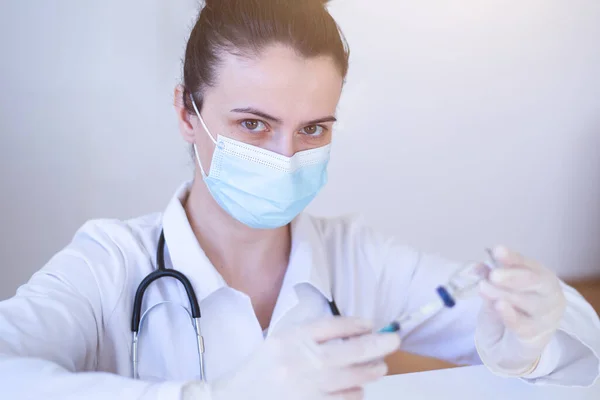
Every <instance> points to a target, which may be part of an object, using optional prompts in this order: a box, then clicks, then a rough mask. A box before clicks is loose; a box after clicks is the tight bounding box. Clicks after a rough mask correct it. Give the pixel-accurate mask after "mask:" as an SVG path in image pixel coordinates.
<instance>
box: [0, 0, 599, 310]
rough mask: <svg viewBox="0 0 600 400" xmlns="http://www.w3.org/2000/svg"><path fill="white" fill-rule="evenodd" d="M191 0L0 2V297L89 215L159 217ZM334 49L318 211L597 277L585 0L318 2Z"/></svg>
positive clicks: (595, 52) (470, 253)
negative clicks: (337, 83)
mask: <svg viewBox="0 0 600 400" xmlns="http://www.w3.org/2000/svg"><path fill="white" fill-rule="evenodd" d="M195 4H196V2H195V1H194V0H178V1H166V0H152V1H150V0H129V1H121V0H104V1H85V2H83V1H76V0H60V1H59V0H55V1H33V0H2V1H1V2H0V48H1V56H0V57H1V59H0V107H1V108H0V163H1V169H0V188H1V196H0V210H1V212H0V256H1V257H0V260H1V261H0V299H2V298H6V297H9V296H11V295H13V293H14V291H15V289H16V288H17V286H18V285H19V284H22V283H24V282H25V281H26V280H27V279H28V277H29V276H30V275H31V274H32V273H33V272H34V271H36V270H37V269H39V268H40V267H41V266H42V265H43V264H44V263H45V261H47V260H48V258H49V257H51V255H52V254H54V253H55V252H57V251H58V250H59V249H60V248H61V247H63V246H64V245H65V244H66V243H67V242H68V241H69V239H70V238H71V237H72V235H73V233H74V232H75V230H76V229H77V228H78V227H79V226H80V225H81V224H82V223H83V222H84V221H85V220H87V219H90V218H98V217H117V218H127V217H132V216H137V215H141V214H144V213H147V212H151V211H156V210H162V209H163V208H164V206H165V205H166V202H167V201H168V199H169V198H170V197H171V195H172V192H173V191H174V189H175V188H176V187H177V186H178V185H179V183H180V182H181V181H183V180H184V179H187V178H189V177H190V176H191V172H192V164H191V161H190V158H189V157H188V153H187V148H186V147H185V146H184V144H183V142H182V141H181V140H180V138H179V136H178V132H177V126H176V122H175V115H174V113H173V111H172V107H171V103H172V100H171V93H172V89H173V86H174V85H175V84H176V83H177V82H178V79H179V76H180V59H181V56H182V53H183V48H184V44H185V38H186V35H187V32H188V29H189V28H190V23H191V18H193V17H194V16H195V14H196V10H195ZM331 10H332V12H333V14H334V16H335V17H336V18H337V20H338V22H339V23H340V25H341V26H342V28H343V30H344V31H345V33H346V36H347V38H348V40H349V42H350V44H351V48H352V59H351V63H352V65H351V71H350V75H349V78H348V84H347V87H346V89H345V93H344V97H343V100H342V103H341V105H340V111H339V117H340V119H341V123H340V125H339V127H338V128H339V129H338V132H337V134H336V137H335V145H336V146H335V153H334V159H333V161H332V165H331V169H330V178H331V179H330V183H329V185H328V187H327V188H326V190H325V191H324V192H323V194H322V195H321V196H320V197H319V198H318V199H317V200H316V201H315V203H314V204H313V205H311V207H310V208H311V210H312V211H313V212H315V213H318V214H327V215H329V214H337V213H347V212H362V213H363V214H364V215H365V216H366V218H367V219H368V220H369V221H370V222H371V223H372V224H373V225H375V226H376V227H378V228H380V229H381V230H383V231H385V232H388V233H391V234H396V235H399V236H400V237H401V238H403V239H404V240H405V241H406V242H407V243H409V244H411V245H414V246H416V247H418V248H421V249H423V250H427V251H432V252H436V253H439V254H442V255H445V256H448V257H452V258H457V259H463V258H473V257H478V256H481V255H482V248H483V247H484V246H488V245H490V244H493V243H497V242H502V243H506V244H508V245H510V246H512V247H515V248H516V249H519V250H521V251H522V252H525V253H527V254H529V255H531V256H533V257H536V258H538V259H540V260H541V261H543V262H545V263H546V264H548V265H549V266H550V267H551V268H553V269H554V270H556V271H557V272H558V273H559V274H560V275H561V276H562V277H565V278H575V277H586V276H591V275H600V157H599V153H600V2H598V1H597V0H571V1H558V0H527V1H517V0H504V1H499V0H486V1H480V0H462V1H442V0H432V1H417V0H412V1H406V0H369V1H368V2H367V1H364V0H336V1H334V3H333V4H332V6H331Z"/></svg>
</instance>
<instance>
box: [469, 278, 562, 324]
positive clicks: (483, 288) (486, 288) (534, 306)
mask: <svg viewBox="0 0 600 400" xmlns="http://www.w3.org/2000/svg"><path fill="white" fill-rule="evenodd" d="M479 293H480V294H481V295H482V297H483V298H485V299H486V300H488V301H493V302H497V301H499V300H503V301H505V302H507V303H509V304H510V305H511V306H513V307H515V308H516V309H518V310H519V311H521V312H522V313H523V314H525V315H526V316H528V317H533V316H537V315H539V314H541V313H545V310H548V309H551V308H552V305H549V304H548V300H547V299H545V298H543V297H542V296H540V295H539V294H537V293H530V292H514V291H510V290H505V289H502V288H499V287H497V286H495V285H492V284H491V283H489V282H486V281H482V282H481V283H480V284H479Z"/></svg>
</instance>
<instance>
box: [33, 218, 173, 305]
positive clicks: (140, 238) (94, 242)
mask: <svg viewBox="0 0 600 400" xmlns="http://www.w3.org/2000/svg"><path fill="white" fill-rule="evenodd" d="M161 221H162V214H159V213H155V214H150V215H146V216H142V217H139V218H135V219H130V220H117V219H96V220H90V221H87V222H86V223H85V224H83V225H82V226H81V227H80V228H79V229H78V230H77V231H76V233H75V235H74V236H73V238H72V240H71V241H70V243H68V244H67V245H66V246H65V247H64V248H63V249H62V250H60V251H59V252H58V253H56V254H55V255H54V256H53V257H52V258H51V259H50V261H49V262H48V263H47V264H46V265H45V266H44V267H43V268H42V269H41V270H40V271H39V272H37V273H36V274H35V275H34V277H33V278H32V281H34V282H35V281H36V280H37V281H38V282H47V279H48V278H49V277H50V278H52V277H53V278H55V279H57V280H59V281H61V282H63V284H65V285H68V286H69V287H70V288H71V290H76V291H78V292H80V294H81V295H82V296H84V297H90V296H92V294H93V293H97V295H98V296H99V297H98V298H99V299H102V302H103V303H108V304H106V306H107V307H109V308H112V307H113V306H114V305H115V304H116V303H117V302H118V300H119V298H120V297H121V296H122V295H123V292H124V291H125V289H126V288H127V287H129V282H130V281H132V280H135V279H138V276H139V275H141V274H143V273H147V270H151V268H152V262H153V260H154V258H153V256H152V255H153V253H154V252H155V251H156V250H155V249H156V246H157V245H156V242H157V240H158V236H159V235H160V229H161ZM39 278H42V279H39Z"/></svg>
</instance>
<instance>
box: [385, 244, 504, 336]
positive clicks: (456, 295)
mask: <svg viewBox="0 0 600 400" xmlns="http://www.w3.org/2000/svg"><path fill="white" fill-rule="evenodd" d="M486 252H487V254H488V258H489V260H488V262H487V263H480V262H473V263H469V264H466V265H465V266H463V267H462V268H459V269H458V270H457V271H456V272H454V274H452V275H451V276H450V279H449V280H448V282H447V283H446V284H445V285H441V286H439V287H438V288H437V289H436V290H437V293H438V296H439V297H440V299H441V300H442V301H441V302H440V301H439V300H438V301H436V302H432V303H429V304H426V305H424V306H423V307H421V308H419V309H417V310H415V311H413V312H412V313H410V314H408V315H405V316H403V317H401V318H400V319H398V320H397V321H393V322H391V323H390V324H388V325H386V326H385V327H384V328H383V329H381V330H380V331H379V332H398V331H400V330H401V329H402V326H403V325H404V324H405V323H407V322H409V321H411V320H412V322H413V323H414V322H415V321H417V322H418V323H423V322H425V321H427V320H428V319H429V318H431V317H433V316H434V315H435V314H437V313H438V312H439V311H441V310H442V309H443V308H444V307H445V308H452V307H454V306H455V305H456V301H457V300H458V299H462V298H465V297H468V296H469V295H471V294H473V292H474V291H475V290H476V289H477V286H478V285H479V282H481V281H482V280H485V279H488V277H489V274H490V271H491V269H492V268H494V267H496V266H497V263H496V260H495V259H494V255H493V253H492V251H491V250H490V249H486Z"/></svg>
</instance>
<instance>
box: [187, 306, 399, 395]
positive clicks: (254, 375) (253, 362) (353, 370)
mask: <svg viewBox="0 0 600 400" xmlns="http://www.w3.org/2000/svg"><path fill="white" fill-rule="evenodd" d="M372 329H373V327H372V326H371V324H370V323H369V322H368V321H364V320H360V319H355V318H344V317H336V318H329V319H326V320H322V321H318V322H316V323H312V324H309V325H307V326H303V327H301V328H297V329H295V330H294V331H291V332H287V333H284V334H281V335H274V336H272V337H269V338H268V339H267V340H266V341H265V342H264V343H263V344H262V345H261V346H260V348H259V349H258V350H257V352H256V353H255V354H254V355H253V356H252V357H251V358H250V359H249V360H248V362H247V363H246V364H245V365H243V366H242V367H241V368H240V369H239V370H237V371H236V372H235V373H233V374H232V375H231V376H230V377H227V378H223V379H221V380H219V381H216V382H214V383H210V384H209V386H208V387H207V388H205V389H208V390H209V391H210V392H211V395H212V396H211V397H210V398H212V400H233V399H260V400H271V399H272V400H281V399H286V400H288V399H289V400H295V399H303V400H304V399H311V400H320V399H322V400H325V399H328V400H330V399H344V400H346V399H353V400H354V399H362V398H363V389H362V387H363V386H364V385H365V384H367V383H370V382H373V381H376V380H378V379H379V378H381V377H383V376H384V375H385V374H386V373H387V366H386V364H385V362H384V361H383V359H384V357H385V356H387V355H388V354H390V353H393V352H394V351H396V350H398V348H399V347H400V338H399V336H398V335H397V334H394V333H386V334H380V333H372ZM337 339H344V340H337ZM184 398H191V397H184ZM201 398H202V397H198V400H200V399H201Z"/></svg>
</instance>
